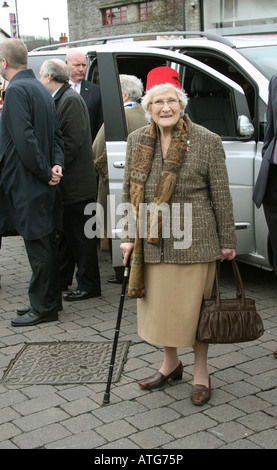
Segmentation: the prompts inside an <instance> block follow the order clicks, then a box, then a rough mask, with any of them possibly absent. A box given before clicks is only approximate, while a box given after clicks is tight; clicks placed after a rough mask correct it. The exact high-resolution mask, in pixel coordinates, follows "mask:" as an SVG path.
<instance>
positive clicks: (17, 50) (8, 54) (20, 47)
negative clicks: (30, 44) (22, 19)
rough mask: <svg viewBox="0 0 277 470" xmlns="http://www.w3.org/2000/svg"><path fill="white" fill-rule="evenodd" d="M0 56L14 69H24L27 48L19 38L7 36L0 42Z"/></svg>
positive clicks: (26, 61) (26, 59) (26, 62)
mask: <svg viewBox="0 0 277 470" xmlns="http://www.w3.org/2000/svg"><path fill="white" fill-rule="evenodd" d="M0 58H1V59H2V58H4V59H6V61H7V62H8V64H9V66H10V67H12V68H13V69H15V70H20V69H26V68H27V64H28V49H27V46H26V45H25V44H24V42H23V41H21V39H15V38H9V39H5V40H4V41H1V42H0Z"/></svg>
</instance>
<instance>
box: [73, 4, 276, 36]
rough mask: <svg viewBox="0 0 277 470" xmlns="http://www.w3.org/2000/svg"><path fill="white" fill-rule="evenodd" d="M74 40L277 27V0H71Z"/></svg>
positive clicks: (259, 30)
mask: <svg viewBox="0 0 277 470" xmlns="http://www.w3.org/2000/svg"><path fill="white" fill-rule="evenodd" d="M67 6H68V23H69V40H70V41H75V40H81V39H86V38H91V37H103V36H115V35H124V34H137V33H149V32H155V31H158V32H161V31H182V30H183V31H184V30H187V31H199V30H202V31H203V30H205V31H210V32H218V33H220V34H246V33H271V34H272V33H277V2H276V0H263V1H262V2H261V1H260V0H195V1H191V0H153V1H147V2H142V1H141V0H67Z"/></svg>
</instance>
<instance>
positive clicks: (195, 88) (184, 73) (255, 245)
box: [29, 32, 277, 270]
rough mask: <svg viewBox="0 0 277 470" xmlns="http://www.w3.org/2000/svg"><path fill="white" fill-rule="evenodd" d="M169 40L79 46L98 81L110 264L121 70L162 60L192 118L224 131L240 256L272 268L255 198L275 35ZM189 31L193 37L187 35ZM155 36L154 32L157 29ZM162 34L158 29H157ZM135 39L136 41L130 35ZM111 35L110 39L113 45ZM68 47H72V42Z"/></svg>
mask: <svg viewBox="0 0 277 470" xmlns="http://www.w3.org/2000/svg"><path fill="white" fill-rule="evenodd" d="M164 34H166V35H167V36H168V37H169V39H160V40H159V39H156V40H151V41H140V40H137V39H139V38H138V37H136V38H131V37H119V38H111V37H109V38H106V39H105V38H98V39H99V41H100V40H101V42H104V44H97V42H99V41H97V39H95V40H92V39H90V40H89V42H95V44H92V45H89V46H84V45H81V46H80V47H81V49H82V50H83V52H85V53H86V55H87V60H88V72H87V78H88V80H91V81H93V82H95V83H99V84H100V86H101V93H102V101H103V111H104V120H105V130H106V132H105V133H106V144H107V152H108V168H109V181H110V194H111V196H112V197H113V201H114V203H113V204H112V208H111V209H112V211H113V213H111V220H112V233H113V237H114V238H113V243H114V244H115V245H116V246H114V250H113V253H114V255H113V256H114V259H113V263H114V265H115V266H117V265H121V263H122V257H121V252H120V250H119V244H120V239H118V236H117V231H118V229H117V225H118V220H119V219H120V214H117V213H116V208H117V207H118V205H119V204H120V202H121V192H122V180H123V174H124V162H125V151H126V141H127V130H126V122H125V114H124V109H123V103H122V98H121V93H120V85H119V74H120V73H127V74H133V75H136V76H138V77H140V78H141V79H142V81H143V83H144V84H145V83H146V76H147V73H148V72H149V70H151V69H152V68H154V67H157V66H161V65H168V66H171V67H174V68H176V69H177V70H178V71H179V73H180V76H181V80H182V86H183V88H184V89H185V90H186V92H187V93H188V95H189V104H188V107H187V110H186V112H187V113H188V114H189V116H190V117H191V119H192V120H193V121H194V122H196V123H198V124H201V125H203V126H205V127H207V128H209V129H210V130H212V131H214V132H216V133H217V134H219V135H220V136H221V139H222V142H223V145H224V148H225V152H226V157H227V168H228V173H229V180H230V188H231V193H232V197H233V203H234V213H235V222H236V229H237V238H238V244H237V249H236V251H237V254H238V259H239V260H240V261H243V262H246V263H248V264H252V265H255V266H258V267H261V268H264V269H269V270H272V269H275V266H274V265H273V257H272V250H271V246H270V240H269V237H268V230H267V226H266V223H265V219H264V214H263V210H262V209H259V210H257V209H256V208H255V206H254V204H253V202H252V193H253V187H254V184H255V181H256V178H257V174H258V171H259V167H260V162H261V148H262V142H263V138H264V132H265V127H266V107H267V99H268V84H269V79H270V78H271V76H272V75H273V74H274V73H277V38H275V37H270V36H269V37H265V36H263V37H262V36H259V37H249V36H247V37H246V36H245V37H228V38H226V37H221V36H216V35H214V34H213V35H209V34H207V35H206V34H205V33H202V32H201V33H197V32H190V33H184V35H185V36H186V37H185V38H184V37H183V38H180V37H179V36H181V35H182V33H181V32H178V37H175V38H174V37H173V36H177V34H176V32H174V34H171V33H169V32H167V33H164ZM189 35H192V36H193V37H188V36H189ZM155 36H156V37H159V33H155ZM160 36H162V34H160ZM134 39H136V40H134ZM113 40H114V41H115V42H113ZM69 45H71V44H70V43H69ZM65 55H66V48H64V47H61V48H59V49H56V50H53V49H50V50H46V49H45V48H43V49H41V50H37V51H32V52H30V53H29V67H30V68H33V70H34V71H35V73H36V74H38V72H39V69H40V65H41V63H42V62H43V61H44V60H46V59H47V58H50V57H59V58H61V59H64V58H65Z"/></svg>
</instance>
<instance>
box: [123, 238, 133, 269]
mask: <svg viewBox="0 0 277 470" xmlns="http://www.w3.org/2000/svg"><path fill="white" fill-rule="evenodd" d="M120 248H121V250H122V254H123V266H126V264H127V261H128V258H129V256H130V255H131V253H132V251H133V249H134V243H130V242H124V243H121V245H120ZM131 259H132V256H131Z"/></svg>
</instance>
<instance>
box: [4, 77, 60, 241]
mask: <svg viewBox="0 0 277 470" xmlns="http://www.w3.org/2000/svg"><path fill="white" fill-rule="evenodd" d="M0 161H1V176H0V186H1V191H0V192H1V194H0V197H1V204H0V234H3V233H5V232H6V231H7V230H16V232H17V233H18V234H20V235H21V236H22V237H23V238H24V239H26V240H35V239H39V238H42V237H44V236H47V235H49V234H50V233H52V232H53V231H54V230H55V229H57V230H60V229H61V225H62V203H61V194H60V188H59V185H56V186H49V185H48V182H49V181H50V180H51V167H52V166H53V165H55V164H58V165H61V166H62V167H64V154H63V141H62V138H61V132H60V130H59V127H58V121H57V115H56V110H55V105H54V102H53V99H52V97H51V94H50V93H49V91H48V90H47V89H46V88H45V86H44V85H42V84H41V83H40V82H39V81H38V80H37V79H36V77H35V75H34V73H33V71H32V70H23V71H20V72H18V73H17V74H16V75H15V76H14V77H13V79H12V80H11V81H10V83H9V86H8V87H7V90H6V94H5V100H4V105H3V109H2V114H1V120H0Z"/></svg>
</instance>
